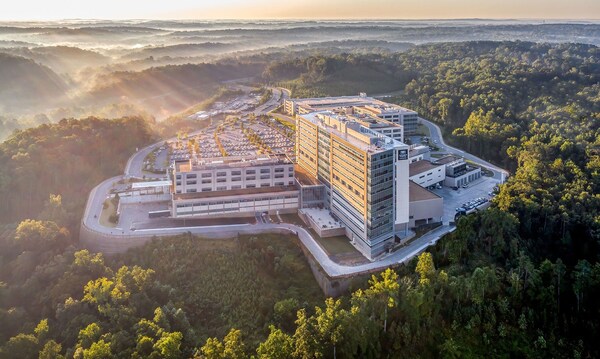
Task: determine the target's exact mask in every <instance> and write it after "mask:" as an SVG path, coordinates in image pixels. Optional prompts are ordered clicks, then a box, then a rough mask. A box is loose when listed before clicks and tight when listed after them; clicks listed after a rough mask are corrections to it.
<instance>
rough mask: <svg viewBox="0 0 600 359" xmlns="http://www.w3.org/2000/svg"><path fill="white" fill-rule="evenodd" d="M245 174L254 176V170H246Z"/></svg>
mask: <svg viewBox="0 0 600 359" xmlns="http://www.w3.org/2000/svg"><path fill="white" fill-rule="evenodd" d="M246 174H247V175H253V174H256V170H246Z"/></svg>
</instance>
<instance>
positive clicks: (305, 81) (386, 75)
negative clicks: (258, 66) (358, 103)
mask: <svg viewBox="0 0 600 359" xmlns="http://www.w3.org/2000/svg"><path fill="white" fill-rule="evenodd" d="M262 76H263V78H264V80H265V81H267V82H270V83H274V84H277V85H280V86H283V87H286V88H289V89H290V90H291V91H292V96H293V97H315V96H329V95H354V94H357V93H359V92H367V93H383V92H391V91H397V90H401V89H403V88H404V86H405V85H406V84H407V83H408V82H409V81H410V80H412V79H413V76H414V75H413V74H412V73H411V72H410V71H405V70H402V69H399V68H398V67H395V66H394V65H393V63H390V62H389V61H388V59H387V58H386V57H384V56H382V55H369V56H366V55H336V56H310V57H307V58H302V59H295V60H288V61H282V62H277V61H276V62H273V63H271V64H270V65H269V66H268V67H267V68H266V69H265V71H264V72H263V74H262Z"/></svg>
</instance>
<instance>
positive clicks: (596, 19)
mask: <svg viewBox="0 0 600 359" xmlns="http://www.w3.org/2000/svg"><path fill="white" fill-rule="evenodd" d="M42 21H45V22H60V21H329V22H341V21H407V22H413V21H414V22H416V21H578V22H580V21H592V22H597V21H600V18H526V17H523V18H515V17H511V18H485V17H472V18H412V19H407V18H377V17H372V18H360V17H356V18H355V17H346V18H310V17H309V18H292V17H290V18H287V17H271V18H269V17H266V18H164V19H163V18H84V17H82V18H62V19H49V18H48V19H2V18H0V22H42Z"/></svg>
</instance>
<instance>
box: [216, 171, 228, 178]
mask: <svg viewBox="0 0 600 359" xmlns="http://www.w3.org/2000/svg"><path fill="white" fill-rule="evenodd" d="M226 175H227V173H226V172H217V177H224V176H226Z"/></svg>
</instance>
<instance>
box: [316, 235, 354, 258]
mask: <svg viewBox="0 0 600 359" xmlns="http://www.w3.org/2000/svg"><path fill="white" fill-rule="evenodd" d="M313 236H315V238H316V239H317V242H319V245H321V247H323V249H325V251H326V252H327V253H329V254H330V255H335V254H341V253H351V252H358V251H357V250H356V248H354V247H353V246H352V244H350V240H349V239H348V237H346V236H336V237H328V238H321V237H319V236H318V235H316V234H315V233H313Z"/></svg>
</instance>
